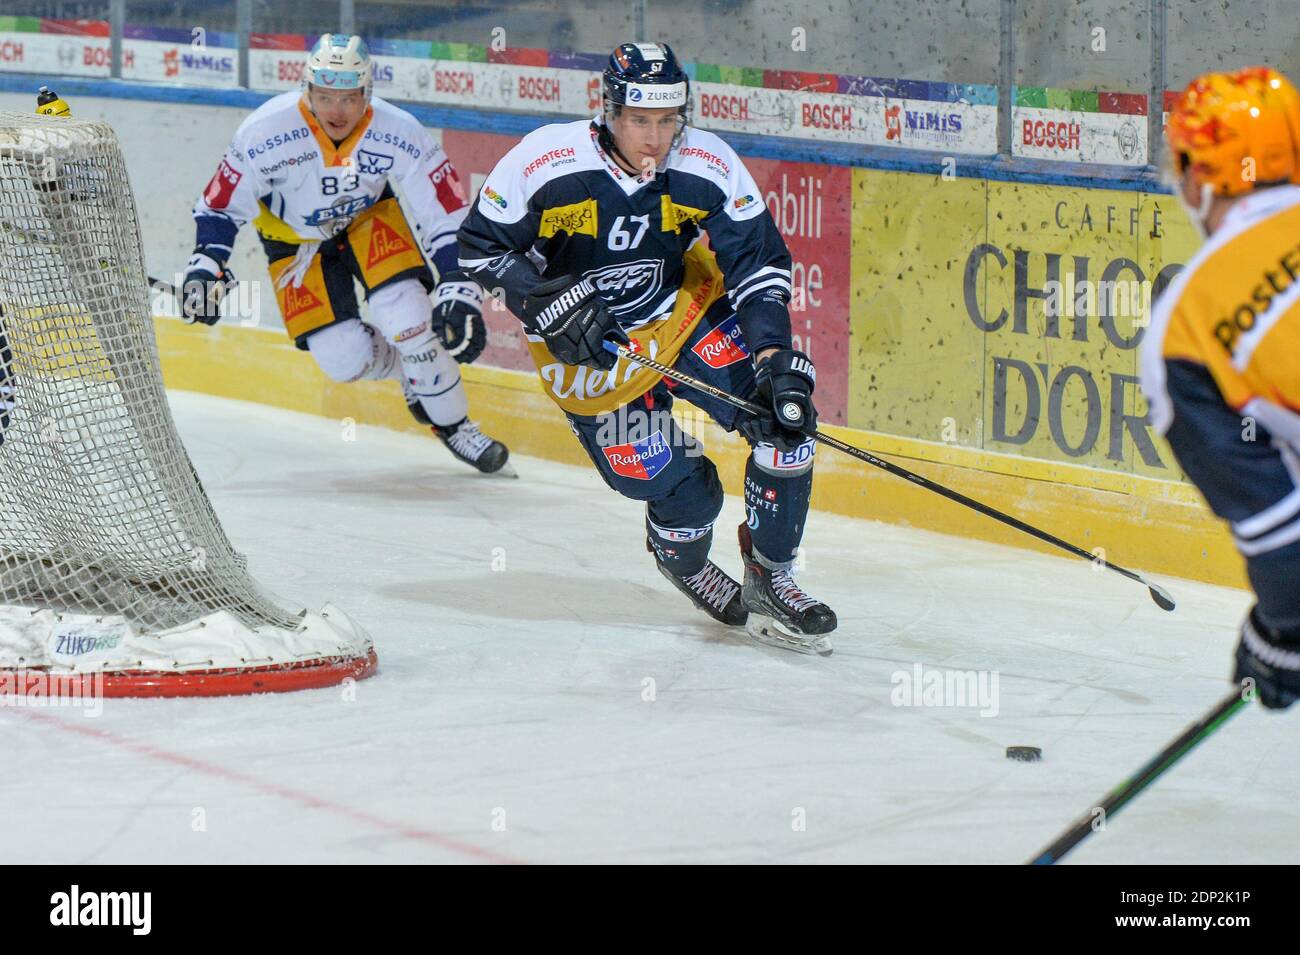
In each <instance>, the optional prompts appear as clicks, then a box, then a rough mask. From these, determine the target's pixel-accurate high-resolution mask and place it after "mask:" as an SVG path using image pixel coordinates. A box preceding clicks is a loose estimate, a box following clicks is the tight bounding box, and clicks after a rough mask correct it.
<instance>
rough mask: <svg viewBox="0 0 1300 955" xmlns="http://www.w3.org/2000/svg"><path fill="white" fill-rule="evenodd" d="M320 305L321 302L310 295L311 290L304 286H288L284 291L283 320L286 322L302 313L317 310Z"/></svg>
mask: <svg viewBox="0 0 1300 955" xmlns="http://www.w3.org/2000/svg"><path fill="white" fill-rule="evenodd" d="M320 304H321V300H320V299H318V298H317V297H316V296H315V295H314V294H313V293H312V290H311V289H309V288H306V287H305V286H298V287H295V286H293V285H288V286H286V287H285V290H284V320H285V321H286V322H287V321H288V320H289V319H291V318H295V317H297V316H298V315H301V314H302V313H303V312H308V311H311V310H312V309H313V308H319V307H320Z"/></svg>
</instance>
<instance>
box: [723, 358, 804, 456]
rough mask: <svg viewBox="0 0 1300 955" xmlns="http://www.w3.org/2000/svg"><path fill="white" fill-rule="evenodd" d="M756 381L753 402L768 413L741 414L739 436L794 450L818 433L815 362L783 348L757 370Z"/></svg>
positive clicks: (786, 449)
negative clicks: (814, 396)
mask: <svg viewBox="0 0 1300 955" xmlns="http://www.w3.org/2000/svg"><path fill="white" fill-rule="evenodd" d="M754 380H755V382H756V384H757V392H756V394H755V396H754V403H755V404H759V405H762V406H763V410H764V412H765V413H764V414H761V415H752V414H746V413H745V412H741V420H740V421H738V422H737V427H738V428H739V429H740V433H741V434H743V435H744V436H745V437H747V438H749V440H751V441H761V442H766V443H767V444H771V445H775V446H776V447H777V448H780V449H781V450H782V451H793V450H794V449H795V448H797V447H799V445H801V444H803V443H804V442H805V441H807V440H808V438H809V437H810V436H811V435H812V434H813V432H815V431H816V430H817V409H816V408H815V407H813V402H812V393H813V387H814V386H815V385H816V384H817V372H816V370H815V369H814V368H813V363H812V359H810V358H809V357H808V356H807V355H805V354H804V353H803V352H798V351H794V350H793V349H791V348H783V349H781V350H780V351H778V352H775V353H773V354H772V355H771V357H769V358H768V359H767V360H766V361H764V362H763V363H762V364H760V365H759V366H758V368H757V369H755V371H754Z"/></svg>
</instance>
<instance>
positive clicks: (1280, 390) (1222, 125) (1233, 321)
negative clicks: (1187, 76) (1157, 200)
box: [1141, 67, 1300, 708]
mask: <svg viewBox="0 0 1300 955" xmlns="http://www.w3.org/2000/svg"><path fill="white" fill-rule="evenodd" d="M1166 141H1167V143H1168V174H1169V178H1170V180H1171V185H1172V186H1173V189H1174V192H1175V195H1177V196H1178V198H1179V199H1180V201H1181V202H1182V203H1183V205H1184V206H1185V207H1186V209H1187V212H1188V215H1189V216H1190V218H1191V220H1192V223H1193V225H1195V226H1196V227H1197V228H1198V229H1200V230H1202V232H1203V233H1204V234H1205V236H1206V242H1205V244H1204V245H1203V246H1202V247H1201V249H1200V250H1199V251H1198V252H1197V253H1196V255H1195V256H1193V257H1192V260H1191V261H1190V262H1188V263H1187V267H1186V268H1185V269H1184V270H1183V271H1182V272H1181V273H1180V274H1179V275H1178V277H1177V278H1176V279H1175V280H1174V281H1173V282H1172V283H1171V284H1170V286H1169V288H1168V289H1167V290H1166V291H1165V293H1164V295H1163V296H1162V297H1161V299H1160V301H1159V302H1158V303H1157V304H1156V306H1155V308H1154V309H1153V311H1152V317H1151V327H1150V328H1149V329H1148V330H1147V335H1146V338H1145V340H1144V342H1143V344H1142V353H1141V363H1142V386H1143V390H1144V391H1145V392H1146V395H1147V400H1148V401H1149V403H1150V406H1151V412H1150V414H1151V421H1152V424H1153V425H1154V426H1155V427H1156V429H1157V430H1158V431H1160V432H1161V433H1162V434H1164V435H1165V436H1166V437H1167V438H1168V440H1169V444H1170V446H1171V447H1172V448H1173V450H1174V454H1175V455H1176V456H1177V458H1178V462H1179V464H1180V465H1182V467H1183V470H1185V471H1186V472H1187V475H1188V477H1190V478H1191V479H1192V480H1193V481H1194V482H1195V483H1196V485H1197V487H1199V488H1200V490H1201V492H1202V493H1203V494H1204V495H1205V497H1206V500H1207V501H1208V502H1209V504H1210V507H1211V508H1213V510H1214V512H1215V513H1216V514H1217V515H1219V517H1221V518H1223V519H1224V520H1226V521H1228V522H1229V524H1230V525H1231V528H1232V534H1233V537H1234V538H1235V540H1236V543H1237V548H1238V550H1239V551H1240V552H1241V554H1242V556H1243V557H1244V558H1245V560H1246V568H1247V572H1248V574H1249V577H1250V583H1251V586H1252V588H1253V589H1254V591H1255V596H1256V603H1255V605H1254V607H1253V608H1252V609H1251V611H1250V614H1249V615H1248V616H1247V618H1246V620H1245V621H1244V622H1243V623H1242V627H1241V640H1240V643H1239V644H1238V646H1237V656H1236V671H1235V676H1234V679H1236V680H1237V681H1241V680H1244V679H1247V678H1249V679H1253V680H1254V681H1255V687H1256V689H1257V691H1258V695H1259V699H1260V701H1261V702H1262V703H1263V704H1264V705H1265V706H1267V707H1269V708H1284V707H1287V706H1290V705H1291V704H1292V703H1293V702H1295V700H1296V699H1297V697H1300V186H1298V185H1296V184H1297V183H1300V93H1297V91H1296V89H1295V87H1293V86H1292V85H1291V83H1290V82H1289V81H1288V80H1287V79H1286V78H1285V77H1283V76H1282V75H1280V74H1279V73H1277V72H1275V71H1273V70H1270V69H1267V68H1265V67H1250V68H1247V69H1243V70H1240V71H1238V72H1236V73H1232V74H1225V73H1210V74H1207V75H1205V76H1201V77H1199V78H1197V79H1196V80H1195V81H1193V82H1192V84H1191V85H1190V86H1189V87H1188V88H1187V89H1186V90H1185V91H1184V92H1183V94H1182V96H1181V98H1180V99H1179V101H1178V103H1177V105H1176V106H1175V107H1174V110H1173V112H1171V113H1170V115H1169V123H1168V131H1167V134H1166Z"/></svg>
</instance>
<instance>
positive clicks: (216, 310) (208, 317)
mask: <svg viewBox="0 0 1300 955" xmlns="http://www.w3.org/2000/svg"><path fill="white" fill-rule="evenodd" d="M234 287H235V276H234V273H232V272H231V271H230V269H229V268H227V267H226V266H224V265H222V264H221V263H220V262H218V261H217V260H216V259H214V258H213V257H212V256H211V255H209V254H208V251H207V249H205V248H204V247H203V246H199V247H198V248H197V249H195V250H194V254H193V255H191V256H190V260H189V261H188V262H186V263H185V281H184V282H182V283H181V296H180V299H181V316H182V317H183V318H184V319H185V321H187V322H202V323H203V324H204V325H215V324H217V320H218V319H220V318H221V300H222V298H224V297H225V295H226V293H227V292H228V291H230V290H231V289H233V288H234Z"/></svg>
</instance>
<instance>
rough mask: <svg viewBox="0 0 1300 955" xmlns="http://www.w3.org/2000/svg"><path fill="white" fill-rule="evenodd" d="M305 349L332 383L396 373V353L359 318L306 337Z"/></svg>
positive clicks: (337, 323) (328, 326) (390, 375)
mask: <svg viewBox="0 0 1300 955" xmlns="http://www.w3.org/2000/svg"><path fill="white" fill-rule="evenodd" d="M307 350H308V351H309V352H311V357H312V358H314V359H316V364H317V365H319V366H320V369H321V371H323V372H325V374H327V375H328V376H329V377H330V378H332V379H333V380H335V381H342V382H347V381H357V380H358V379H361V378H390V377H392V376H393V375H394V374H395V373H396V371H397V357H398V356H397V353H396V352H395V351H393V349H392V346H390V345H389V344H388V343H387V342H386V341H384V340H383V339H381V338H378V337H377V336H376V335H375V331H374V329H372V328H370V327H369V326H367V325H365V324H363V323H362V321H361V320H360V319H359V318H349V319H345V320H343V321H341V322H335V323H334V324H333V325H326V326H325V327H324V328H321V329H318V330H317V331H314V332H312V333H311V334H310V335H308V336H307Z"/></svg>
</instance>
